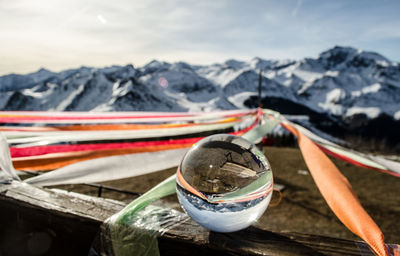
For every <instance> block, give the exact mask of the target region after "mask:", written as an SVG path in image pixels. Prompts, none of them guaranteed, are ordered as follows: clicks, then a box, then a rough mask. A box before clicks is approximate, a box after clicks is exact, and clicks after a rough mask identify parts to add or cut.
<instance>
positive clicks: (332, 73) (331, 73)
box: [324, 70, 339, 77]
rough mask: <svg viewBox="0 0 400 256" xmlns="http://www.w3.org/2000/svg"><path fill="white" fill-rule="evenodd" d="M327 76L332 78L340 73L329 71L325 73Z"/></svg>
mask: <svg viewBox="0 0 400 256" xmlns="http://www.w3.org/2000/svg"><path fill="white" fill-rule="evenodd" d="M324 75H325V76H332V77H336V76H338V75H339V71H332V70H328V71H326V72H325V73H324Z"/></svg>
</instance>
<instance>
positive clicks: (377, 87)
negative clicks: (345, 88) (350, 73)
mask: <svg viewBox="0 0 400 256" xmlns="http://www.w3.org/2000/svg"><path fill="white" fill-rule="evenodd" d="M381 88H382V86H381V84H380V83H375V84H372V85H370V86H367V87H364V88H362V89H361V90H358V91H353V92H351V96H352V97H360V96H361V95H362V94H368V93H375V92H378V91H379V90H380V89H381Z"/></svg>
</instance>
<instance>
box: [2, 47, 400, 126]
mask: <svg viewBox="0 0 400 256" xmlns="http://www.w3.org/2000/svg"><path fill="white" fill-rule="evenodd" d="M260 70H261V71H262V76H263V79H262V96H263V97H264V100H268V99H273V100H274V101H276V100H277V99H284V100H285V101H283V102H284V103H285V102H286V103H285V104H287V102H292V103H293V104H294V105H293V106H303V107H304V109H309V110H310V111H313V112H315V113H320V114H324V115H327V116H328V117H330V118H332V120H341V121H345V122H346V121H348V120H351V118H352V117H353V116H360V115H361V116H364V118H365V119H374V118H377V117H379V116H381V115H387V116H389V117H391V118H392V119H394V120H399V119H400V118H399V111H400V103H399V102H400V65H399V63H396V62H392V61H390V60H388V59H387V58H385V57H383V56H381V55H379V54H378V53H373V52H366V51H362V50H357V49H354V48H351V47H339V46H336V47H334V48H332V49H329V50H327V51H325V52H322V53H321V54H320V55H319V56H317V57H316V58H305V59H303V60H299V61H294V60H263V59H261V58H254V59H252V60H250V61H247V62H246V61H237V60H228V61H226V62H224V63H220V64H213V65H208V66H192V65H189V64H187V63H183V62H178V63H167V62H160V61H156V60H154V61H152V62H150V63H148V64H147V65H145V66H143V67H139V68H134V67H133V66H132V65H127V66H111V67H106V68H89V67H81V68H78V69H71V70H66V71H63V72H59V73H55V72H51V71H48V70H45V69H41V70H39V71H38V72H35V73H31V74H27V75H16V74H10V75H6V76H2V77H0V91H1V93H0V109H3V110H58V111H64V110H75V111H116V110H118V111H122V110H157V111H162V110H164V111H211V110H214V109H235V108H243V107H245V106H248V105H249V100H250V99H254V96H255V95H257V84H258V77H259V71H260ZM253 101H254V100H253ZM246 102H247V103H246ZM253 103H254V102H253ZM246 104H247V105H246ZM250 105H251V104H250ZM253 105H254V104H253Z"/></svg>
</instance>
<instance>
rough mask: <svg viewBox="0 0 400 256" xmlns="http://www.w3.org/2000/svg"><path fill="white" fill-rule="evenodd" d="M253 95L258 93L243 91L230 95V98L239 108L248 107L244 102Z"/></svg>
mask: <svg viewBox="0 0 400 256" xmlns="http://www.w3.org/2000/svg"><path fill="white" fill-rule="evenodd" d="M251 96H257V93H254V92H242V93H238V94H235V95H233V96H230V97H228V100H229V102H230V103H232V104H233V105H234V106H235V107H237V108H247V107H246V106H245V105H244V104H243V103H244V102H245V101H246V100H247V99H248V98H250V97H251Z"/></svg>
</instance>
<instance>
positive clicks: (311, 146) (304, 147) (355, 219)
mask: <svg viewBox="0 0 400 256" xmlns="http://www.w3.org/2000/svg"><path fill="white" fill-rule="evenodd" d="M284 127H285V128H286V129H288V130H289V131H290V132H291V133H292V134H293V135H295V136H296V137H297V141H298V144H299V147H300V150H301V153H302V154H303V158H304V160H305V162H306V164H307V166H308V169H309V170H310V173H311V175H312V177H313V179H314V181H315V184H316V185H317V187H318V189H319V191H320V192H321V194H322V196H323V197H324V198H325V201H326V202H327V203H328V205H329V207H330V208H331V209H332V211H333V212H334V213H335V214H336V216H337V217H338V218H339V219H340V221H341V222H342V223H343V224H344V225H345V226H346V227H347V228H348V229H349V230H350V231H352V232H353V233H354V234H356V235H357V236H359V237H360V238H362V239H363V240H364V241H365V242H367V244H368V245H369V246H370V248H371V249H372V251H373V252H374V253H375V254H376V255H382V256H383V255H385V256H387V255H388V253H387V251H386V246H385V242H384V238H383V234H382V231H381V230H380V229H379V227H378V226H377V225H376V223H375V222H374V221H373V220H372V218H371V217H370V216H369V215H368V213H367V212H366V211H365V210H364V208H363V207H362V206H361V204H360V201H359V200H358V198H357V196H356V194H355V193H354V191H353V189H352V187H351V185H350V183H349V181H348V180H347V179H346V177H344V176H343V175H342V173H341V172H340V171H339V170H338V169H337V167H336V166H335V165H334V164H333V163H332V161H331V160H330V159H329V158H328V157H327V156H326V155H325V154H324V153H323V152H322V151H321V150H320V149H319V148H318V146H317V145H316V144H315V143H314V142H312V141H311V140H310V139H309V138H308V137H306V136H305V135H304V134H303V133H301V132H300V131H299V130H297V129H296V128H295V127H293V126H291V125H288V124H285V125H284Z"/></svg>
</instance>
